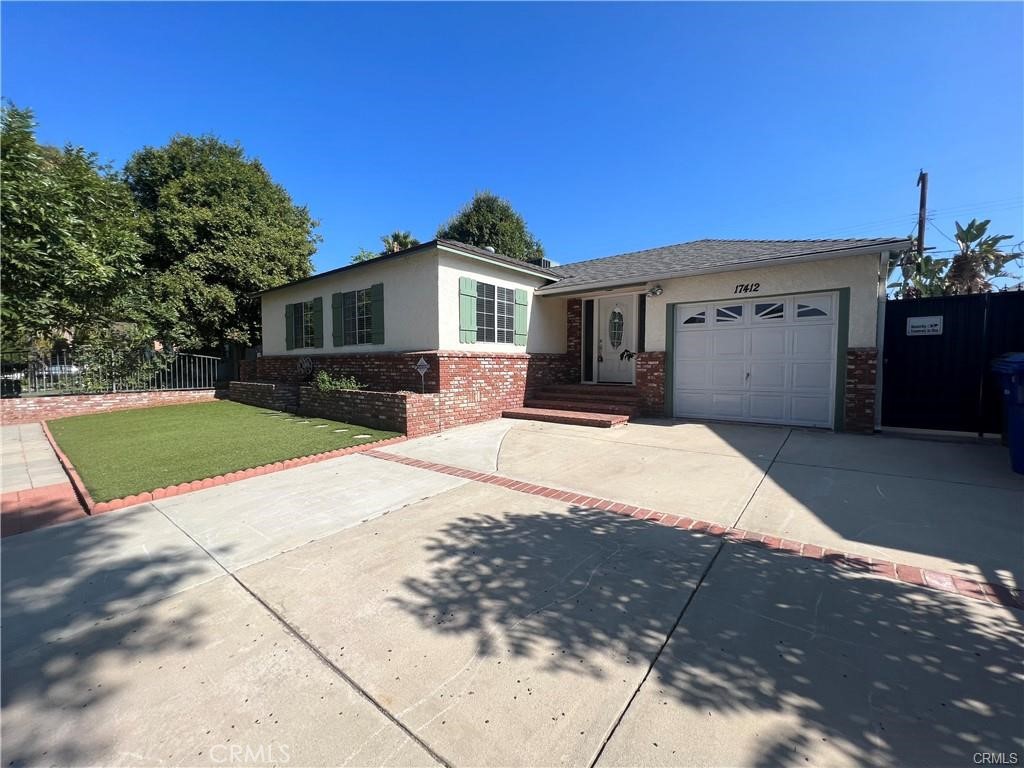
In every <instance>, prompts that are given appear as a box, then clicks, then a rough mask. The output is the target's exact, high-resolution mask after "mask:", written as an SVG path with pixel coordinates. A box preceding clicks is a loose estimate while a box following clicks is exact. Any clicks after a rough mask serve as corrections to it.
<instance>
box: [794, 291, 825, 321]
mask: <svg viewBox="0 0 1024 768" xmlns="http://www.w3.org/2000/svg"><path fill="white" fill-rule="evenodd" d="M831 311H832V300H831V299H830V298H829V297H828V296H821V297H817V296H816V297H814V298H810V299H804V300H803V301H800V302H797V305H796V316H797V319H798V320H804V319H811V318H817V317H828V316H829V313H830V312H831Z"/></svg>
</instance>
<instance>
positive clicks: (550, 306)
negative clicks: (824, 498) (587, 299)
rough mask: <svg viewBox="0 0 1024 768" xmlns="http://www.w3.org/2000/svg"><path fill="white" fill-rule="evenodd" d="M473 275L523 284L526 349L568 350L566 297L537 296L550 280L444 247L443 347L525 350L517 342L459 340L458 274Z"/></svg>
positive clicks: (440, 291) (440, 288)
mask: <svg viewBox="0 0 1024 768" xmlns="http://www.w3.org/2000/svg"><path fill="white" fill-rule="evenodd" d="M460 277H470V278H472V279H474V280H477V281H480V282H486V283H491V284H493V285H495V286H501V287H503V288H513V289H515V288H522V289H523V290H525V291H526V296H527V300H526V301H527V303H526V306H527V324H528V327H527V342H526V348H525V351H526V352H565V299H561V298H555V297H550V298H542V297H536V298H535V297H534V293H533V292H534V291H535V290H536V289H537V288H539V287H540V286H542V285H545V284H547V283H548V282H549V281H547V280H544V279H543V278H541V277H536V276H534V275H529V274H525V273H518V272H515V271H514V270H511V269H507V268H505V267H500V266H497V265H494V264H488V263H487V262H484V261H478V260H476V259H471V258H468V257H465V256H460V255H458V254H455V253H450V252H447V251H441V252H440V254H439V258H438V267H437V296H436V305H437V320H438V330H439V344H438V347H439V348H440V349H446V350H459V351H471V352H523V351H524V349H523V347H517V346H516V345H515V344H504V343H501V344H499V343H492V342H477V343H475V344H468V343H463V342H461V341H460V340H459V278H460Z"/></svg>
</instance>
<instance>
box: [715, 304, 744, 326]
mask: <svg viewBox="0 0 1024 768" xmlns="http://www.w3.org/2000/svg"><path fill="white" fill-rule="evenodd" d="M742 317H743V305H742V304H736V305H735V306H732V307H719V308H718V309H716V310H715V321H716V322H719V323H734V322H736V321H737V320H740V319H742Z"/></svg>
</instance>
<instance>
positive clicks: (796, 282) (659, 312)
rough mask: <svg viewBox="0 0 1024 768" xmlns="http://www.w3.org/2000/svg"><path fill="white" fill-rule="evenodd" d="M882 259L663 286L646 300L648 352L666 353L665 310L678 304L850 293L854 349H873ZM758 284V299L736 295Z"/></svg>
mask: <svg viewBox="0 0 1024 768" xmlns="http://www.w3.org/2000/svg"><path fill="white" fill-rule="evenodd" d="M879 259H880V254H877V253H876V254H864V255H860V256H848V257H843V258H835V259H825V260H822V261H810V262H803V263H800V264H789V265H785V266H774V267H761V268H756V269H745V270H741V271H736V272H719V273H715V274H710V275H696V276H694V277H682V278H675V279H671V280H660V281H657V282H658V284H660V285H661V287H662V288H663V289H664V292H663V293H662V294H661V295H660V296H649V297H648V298H647V324H646V331H647V332H646V339H647V349H648V350H649V351H652V352H659V351H664V349H665V325H666V307H667V306H668V305H669V304H675V303H678V302H696V301H727V300H729V299H733V298H743V299H751V298H757V297H760V296H765V297H768V296H780V295H783V294H791V293H804V292H811V291H831V290H838V289H840V288H849V289H850V325H849V327H850V331H849V338H848V341H847V343H848V345H849V346H850V347H874V346H875V344H876V336H875V332H876V326H877V319H878V271H879ZM749 283H758V284H759V286H758V290H757V292H756V293H742V294H736V293H735V290H736V286H737V285H740V284H749Z"/></svg>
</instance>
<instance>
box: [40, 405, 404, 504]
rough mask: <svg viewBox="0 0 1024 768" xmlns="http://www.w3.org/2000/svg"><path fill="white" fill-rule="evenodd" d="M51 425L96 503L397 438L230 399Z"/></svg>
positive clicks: (381, 432)
mask: <svg viewBox="0 0 1024 768" xmlns="http://www.w3.org/2000/svg"><path fill="white" fill-rule="evenodd" d="M304 421H305V422H309V423H308V424H303V423H301V422H304ZM321 424H324V425H326V426H325V427H319V428H318V425H321ZM49 427H50V432H51V433H52V434H53V436H54V438H55V439H56V441H57V444H58V445H60V447H61V449H62V450H63V451H64V453H66V454H67V456H68V458H69V459H70V460H71V463H72V464H74V466H75V469H76V470H78V474H79V475H80V476H81V478H82V482H84V483H85V486H86V488H88V489H89V493H90V494H91V495H92V498H93V500H95V501H97V502H100V501H109V500H110V499H120V498H123V497H125V496H131V495H133V494H136V493H142V492H143V491H152V490H153V489H154V488H165V487H167V486H169V485H176V484H177V483H185V482H189V481H191V480H202V479H203V478H207V477H215V476H217V475H223V474H226V473H228V472H235V471H237V470H239V469H248V468H250V467H259V466H262V465H263V464H271V463H273V462H275V461H281V460H283V459H293V458H295V457H297V456H309V455H312V454H315V453H324V452H326V451H333V450H336V449H338V448H347V447H349V446H351V445H365V444H366V443H372V442H376V441H377V440H384V439H386V438H389V437H394V436H395V434H396V433H395V432H383V431H381V430H379V429H368V428H366V427H360V426H355V425H352V424H342V423H340V422H337V421H327V420H326V419H316V418H306V417H301V416H292V415H291V414H286V413H279V412H277V411H269V410H266V409H265V408H256V407H253V406H251V405H242V404H241V403H233V402H230V401H227V400H221V401H217V402H212V403H195V404H192V405H167V406H161V407H159V408H142V409H139V410H131V411H114V412H112V413H97V414H91V415H88V416H71V417H69V418H66V419H58V420H57V421H51V422H49ZM336 429H345V430H348V431H347V432H335V431H334V430H336ZM356 435H370V438H369V439H366V438H363V439H359V440H357V439H356V438H355V436H356Z"/></svg>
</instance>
